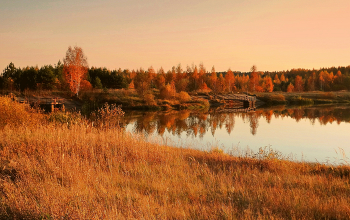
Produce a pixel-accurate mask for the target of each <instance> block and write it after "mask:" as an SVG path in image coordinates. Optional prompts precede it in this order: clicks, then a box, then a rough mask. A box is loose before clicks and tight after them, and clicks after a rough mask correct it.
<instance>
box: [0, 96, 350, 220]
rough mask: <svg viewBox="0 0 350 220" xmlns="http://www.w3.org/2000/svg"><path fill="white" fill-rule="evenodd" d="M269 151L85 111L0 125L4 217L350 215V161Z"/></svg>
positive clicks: (0, 199)
mask: <svg viewBox="0 0 350 220" xmlns="http://www.w3.org/2000/svg"><path fill="white" fill-rule="evenodd" d="M2 101H3V99H2V98H0V102H2ZM12 104H14V103H12ZM14 105H18V104H17V103H15V104H14ZM27 114H28V115H29V116H31V115H32V114H34V113H28V112H27ZM264 158H265V157H264ZM266 158H267V159H262V160H259V159H254V158H248V157H233V156H230V155H227V154H224V153H222V151H219V150H214V151H212V152H201V151H197V150H190V149H179V148H171V147H168V146H161V145H158V144H150V143H148V142H146V141H145V139H144V138H143V137H142V136H135V135H132V134H130V133H126V132H124V131H122V130H120V129H118V128H113V127H108V129H107V128H104V129H100V128H96V127H92V124H91V123H89V122H88V121H85V120H83V119H81V120H80V121H79V122H78V123H75V122H74V120H72V121H69V122H68V123H48V122H42V123H28V124H25V125H20V124H16V126H12V125H11V123H9V124H7V125H6V126H4V127H3V128H2V129H1V130H0V163H1V169H0V202H1V205H0V218H2V219H9V218H10V219H40V218H42V219H62V218H63V219H236V218H238V219H348V218H349V216H350V179H349V178H350V177H349V175H350V167H349V166H340V167H330V166H326V165H321V164H307V163H295V162H291V161H287V160H281V159H278V158H275V157H266Z"/></svg>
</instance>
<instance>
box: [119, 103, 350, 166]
mask: <svg viewBox="0 0 350 220" xmlns="http://www.w3.org/2000/svg"><path fill="white" fill-rule="evenodd" d="M123 120H124V121H123V123H124V125H125V128H126V130H127V131H130V132H133V133H142V134H144V135H145V137H146V138H147V139H148V140H149V141H153V142H158V143H164V144H168V145H171V146H177V147H183V148H195V149H200V150H204V151H211V150H213V149H215V148H217V149H221V150H222V151H223V152H225V153H230V154H232V155H236V156H239V155H245V154H247V153H249V154H250V155H254V154H256V155H259V154H257V153H258V152H259V149H264V150H265V152H267V151H269V152H274V155H281V156H282V157H283V158H287V159H290V160H294V161H306V162H319V163H326V164H334V165H339V164H349V163H350V159H349V157H350V106H348V105H347V106H294V107H286V106H276V107H271V108H260V109H256V111H253V112H232V110H229V109H209V110H202V111H190V110H182V111H168V112H136V111H130V112H126V113H125V116H124V119H123Z"/></svg>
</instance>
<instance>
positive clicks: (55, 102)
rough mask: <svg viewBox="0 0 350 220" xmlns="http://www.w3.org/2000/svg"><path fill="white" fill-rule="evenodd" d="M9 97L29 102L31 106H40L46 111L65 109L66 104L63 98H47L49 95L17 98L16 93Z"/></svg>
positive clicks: (25, 102) (21, 101) (20, 101)
mask: <svg viewBox="0 0 350 220" xmlns="http://www.w3.org/2000/svg"><path fill="white" fill-rule="evenodd" d="M9 97H10V98H11V99H12V100H13V101H17V102H19V103H24V104H28V105H30V106H31V107H40V108H41V109H43V110H44V111H45V112H54V111H55V110H58V109H60V110H62V111H65V106H64V102H63V99H61V98H58V97H54V98H47V97H26V98H17V97H16V96H15V95H14V94H12V93H11V94H10V95H9Z"/></svg>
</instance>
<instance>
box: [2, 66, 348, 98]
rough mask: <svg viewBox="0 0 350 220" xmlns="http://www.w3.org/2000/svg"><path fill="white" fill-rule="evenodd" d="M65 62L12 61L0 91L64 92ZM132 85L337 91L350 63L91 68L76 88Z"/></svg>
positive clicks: (163, 89)
mask: <svg viewBox="0 0 350 220" xmlns="http://www.w3.org/2000/svg"><path fill="white" fill-rule="evenodd" d="M63 69H64V65H63V63H62V62H61V61H59V62H58V63H57V64H55V65H54V66H52V65H45V66H42V67H38V66H31V67H29V66H27V67H24V68H21V67H16V66H15V65H14V64H13V63H12V62H11V63H10V64H9V65H8V66H7V67H6V68H5V69H4V70H3V72H2V73H1V75H0V89H2V90H17V91H25V90H69V85H68V83H67V82H66V77H65V75H64V71H63ZM122 88H125V89H128V88H130V89H135V90H136V91H137V93H138V94H139V96H140V97H143V98H144V97H145V96H147V95H149V94H150V92H149V91H150V90H151V89H158V90H159V91H160V96H161V98H164V99H166V98H171V97H175V95H174V94H176V93H180V92H197V91H202V92H212V93H214V94H218V93H226V92H275V91H282V92H302V91H340V90H349V89H350V66H347V67H330V68H321V69H318V70H315V69H313V70H308V69H291V70H287V71H278V72H277V71H275V72H268V71H265V72H262V71H257V69H256V67H255V66H253V67H252V69H251V71H250V72H238V71H232V70H231V69H228V70H227V71H225V72H216V71H215V67H214V66H213V67H212V68H211V71H207V69H206V68H205V67H204V65H203V64H202V63H201V64H199V65H198V66H197V65H192V66H186V68H183V67H182V66H181V64H178V65H177V66H173V67H172V68H171V70H167V71H165V70H164V69H163V68H160V69H159V70H157V71H156V70H155V69H154V68H153V67H149V68H148V69H147V70H145V69H143V68H140V69H136V70H131V71H130V70H129V69H124V70H122V69H120V68H119V69H118V70H109V69H107V68H101V67H100V68H98V67H90V68H88V69H87V74H85V75H84V77H83V79H82V81H81V85H80V90H81V91H87V90H94V89H104V90H108V89H122Z"/></svg>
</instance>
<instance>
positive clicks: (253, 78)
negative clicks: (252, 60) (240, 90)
mask: <svg viewBox="0 0 350 220" xmlns="http://www.w3.org/2000/svg"><path fill="white" fill-rule="evenodd" d="M258 85H259V76H258V73H257V72H256V66H252V68H251V73H250V77H249V90H250V91H252V92H255V91H256V87H257V86H258Z"/></svg>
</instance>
